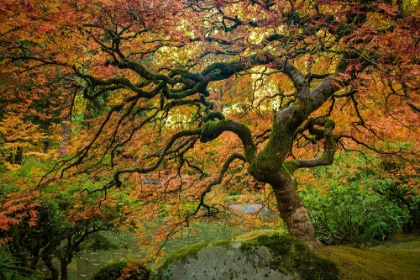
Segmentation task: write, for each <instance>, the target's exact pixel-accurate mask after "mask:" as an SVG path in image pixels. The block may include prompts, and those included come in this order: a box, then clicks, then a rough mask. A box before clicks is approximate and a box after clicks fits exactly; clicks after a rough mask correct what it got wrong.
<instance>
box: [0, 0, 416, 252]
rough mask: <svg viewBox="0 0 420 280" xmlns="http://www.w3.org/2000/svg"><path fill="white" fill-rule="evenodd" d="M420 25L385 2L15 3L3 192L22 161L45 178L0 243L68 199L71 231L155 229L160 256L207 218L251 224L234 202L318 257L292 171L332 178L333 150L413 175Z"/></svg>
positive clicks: (2, 126) (7, 12)
mask: <svg viewBox="0 0 420 280" xmlns="http://www.w3.org/2000/svg"><path fill="white" fill-rule="evenodd" d="M419 10H420V9H419V4H418V2H417V1H380V0H377V1H330V0H328V1H322V0H321V1H280V0H279V1H276V0H268V1H263V0H240V1H219V0H198V1H197V0H183V1H159V0H157V1H141V0H137V1H125V0H115V1H109V0H95V1H85V0H79V1H73V0H64V1H58V0H57V1H47V2H45V1H38V0H32V1H30V0H28V1H12V0H6V3H5V4H3V5H2V7H1V8H0V22H1V23H0V67H1V68H0V145H1V146H0V152H1V157H0V161H1V165H2V172H3V173H4V174H6V173H7V174H8V175H7V176H6V175H5V176H4V177H2V179H1V183H2V184H7V180H12V179H10V178H11V177H10V176H12V177H13V175H12V172H15V171H16V170H19V168H21V166H22V165H24V164H25V163H28V162H29V163H31V164H32V168H33V170H32V171H29V172H32V173H33V174H36V176H35V175H34V176H29V177H30V179H28V180H27V181H26V182H19V184H15V185H14V186H18V187H17V188H15V189H14V190H13V191H10V192H9V193H7V194H5V195H2V196H1V197H0V199H1V203H2V204H1V206H0V229H1V230H2V231H4V232H7V230H8V229H9V228H10V227H11V226H12V225H15V224H19V223H21V222H23V221H24V220H25V219H26V221H28V223H29V225H36V223H37V222H36V217H37V212H36V211H37V210H36V209H37V206H38V205H40V199H41V198H43V199H54V195H55V194H54V193H55V192H57V193H62V192H63V193H65V192H69V191H70V190H71V193H72V198H71V199H73V202H74V203H73V204H72V206H71V207H69V208H66V210H65V212H63V218H65V219H68V220H69V221H70V222H73V223H77V222H78V221H82V220H86V219H91V218H93V217H95V218H98V219H99V218H105V219H106V220H107V221H108V222H109V223H110V224H112V225H115V226H119V227H121V228H135V229H136V232H137V234H138V235H139V237H144V238H145V239H144V240H145V241H144V243H149V242H150V232H149V231H150V223H151V222H152V221H156V220H162V221H164V224H163V225H162V226H161V227H159V228H157V229H155V231H154V233H153V234H155V239H154V241H155V242H160V241H163V240H165V239H166V238H168V237H169V236H172V235H176V234H179V229H180V228H182V227H183V226H186V225H189V224H190V223H193V222H194V221H196V220H197V219H198V218H211V217H216V218H219V219H223V218H225V219H226V220H227V221H229V222H231V223H233V224H241V225H247V223H246V222H247V221H248V222H249V221H250V219H252V218H256V217H255V215H254V216H252V215H250V216H248V215H245V217H243V216H241V214H240V213H235V212H234V213H232V211H231V209H230V208H229V204H232V202H235V203H260V204H262V205H264V206H266V207H268V208H270V209H275V210H279V211H280V214H281V218H282V219H283V220H284V221H285V223H286V224H287V226H288V228H289V230H290V231H291V234H292V235H294V236H297V237H299V238H301V239H303V240H305V241H306V242H307V243H308V244H310V245H313V246H316V244H317V242H316V240H315V238H314V235H313V230H312V225H311V223H310V219H309V212H308V211H307V209H306V207H305V206H304V205H303V203H302V202H301V200H300V199H299V196H298V194H297V188H296V186H297V182H296V181H295V180H294V177H293V176H292V175H293V172H294V171H295V170H296V169H299V168H311V167H315V166H320V165H329V164H332V162H333V159H334V153H335V152H336V150H337V149H339V150H359V151H363V150H366V151H367V150H368V151H374V152H375V153H379V154H382V155H383V156H385V155H386V156H390V157H392V156H400V157H406V158H407V161H410V162H411V161H412V159H414V158H415V157H416V154H417V153H418V152H419V146H418V145H419V144H418V135H419V134H418V133H419V131H418V129H419V126H418V124H419V121H420V112H419V107H420V96H419V94H418V93H419V89H420V78H419V77H420V56H419V51H418V50H419V48H420V31H419V27H418V26H419V25H420V14H419ZM407 143H409V144H407ZM408 155H409V156H408ZM34 162H35V163H38V164H34ZM412 162H413V164H417V163H414V161H412ZM38 165H39V166H41V165H42V166H44V167H47V168H46V169H44V167H42V172H40V170H39V169H38V168H40V167H39V166H38ZM343 168H344V167H343ZM346 168H347V167H346ZM413 170H414V169H413ZM384 172H386V171H384ZM6 178H9V179H6ZM302 180H305V178H303V179H302ZM321 183H322V182H321V181H320V182H319V184H321ZM43 190H48V191H47V192H46V193H47V194H45V193H43ZM54 190H55V191H54ZM56 195H59V194H56ZM229 200H230V201H229ZM232 200H233V201H232ZM86 201H88V202H86ZM84 203H87V206H86V205H85V204H84ZM104 207H105V208H106V207H108V209H109V212H107V211H105V212H104V211H103V210H101V209H104ZM112 211H118V213H119V215H118V217H117V216H115V217H113V219H111V220H110V219H108V218H109V217H105V216H106V215H105V216H104V213H111V212H112ZM232 215H234V216H235V217H238V218H239V219H233V218H232ZM251 216H252V217H251ZM244 221H245V224H244V223H243V222H244ZM256 221H260V222H261V220H260V219H256V220H253V221H252V222H251V223H248V225H256V224H257V223H258V222H256ZM271 222H273V223H275V224H277V222H278V221H276V220H275V221H271ZM4 236H5V238H9V236H7V234H5V235H4ZM158 249H159V248H158Z"/></svg>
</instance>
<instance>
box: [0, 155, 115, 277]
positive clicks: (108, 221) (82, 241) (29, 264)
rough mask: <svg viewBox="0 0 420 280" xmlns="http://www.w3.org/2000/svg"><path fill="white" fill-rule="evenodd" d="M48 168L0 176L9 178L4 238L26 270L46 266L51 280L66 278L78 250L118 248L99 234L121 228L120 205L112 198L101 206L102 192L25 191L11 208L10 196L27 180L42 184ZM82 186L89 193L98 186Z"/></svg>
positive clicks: (2, 210) (1, 187)
mask: <svg viewBox="0 0 420 280" xmlns="http://www.w3.org/2000/svg"><path fill="white" fill-rule="evenodd" d="M45 165H47V163H44V164H41V163H39V162H27V163H26V164H24V165H22V167H21V168H20V169H17V170H14V171H5V172H3V173H2V174H1V175H2V176H3V178H7V179H8V180H3V182H2V183H1V184H0V202H1V204H0V205H1V206H0V215H2V217H3V219H2V220H1V224H0V225H1V227H0V240H1V242H2V243H3V244H5V248H6V249H7V252H8V254H10V255H13V256H14V257H15V258H16V259H18V260H19V264H20V266H21V267H22V268H24V269H27V270H28V271H30V270H32V271H35V270H37V269H39V268H40V267H46V268H47V269H48V272H49V274H50V277H51V278H52V279H57V278H58V276H59V274H61V275H64V276H63V277H64V278H66V277H67V276H66V275H67V266H68V265H69V264H70V263H71V261H72V260H73V258H74V256H75V255H77V254H78V253H79V252H80V251H82V250H98V249H113V248H116V245H115V244H113V243H111V242H110V241H109V240H107V239H106V238H105V237H104V236H102V235H101V234H100V233H101V232H104V231H115V230H117V227H118V225H119V224H118V223H119V222H116V221H120V220H119V218H120V213H119V211H118V209H119V207H121V204H117V203H115V202H114V203H111V200H112V199H110V200H108V201H107V202H104V203H103V205H102V207H100V208H99V206H98V205H99V201H100V199H102V196H101V195H100V194H96V195H95V193H93V194H91V195H87V194H85V193H84V192H83V191H80V190H79V189H75V188H72V187H71V185H67V186H62V185H57V184H54V183H52V184H50V185H49V187H48V188H43V189H42V191H38V190H31V189H27V190H26V192H25V193H26V196H25V197H28V198H27V199H25V200H20V201H19V202H16V205H12V206H8V203H10V200H9V197H13V196H16V194H18V193H20V192H21V191H22V188H21V185H22V184H24V182H25V183H27V182H28V181H30V180H39V177H38V175H40V174H42V173H43V172H44V170H43V169H44V168H45ZM84 186H85V191H88V190H89V189H94V188H95V187H96V186H95V184H94V183H89V180H86V181H85V184H84ZM81 209H83V211H81ZM16 218H19V219H20V220H21V221H16V220H15V219H16ZM53 259H57V260H58V264H57V262H53ZM64 278H63V279H64Z"/></svg>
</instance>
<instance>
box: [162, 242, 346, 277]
mask: <svg viewBox="0 0 420 280" xmlns="http://www.w3.org/2000/svg"><path fill="white" fill-rule="evenodd" d="M156 278H157V279H184V280H193V279H197V280H206V279H215V280H223V279H249V280H255V279H267V280H269V279H273V280H274V279H276V280H278V279H284V280H286V279H287V280H289V279H290V280H291V279H338V269H337V267H336V266H335V264H334V263H333V262H331V261H329V260H326V259H323V258H321V257H318V256H317V255H315V254H314V253H313V252H312V251H311V250H310V249H309V248H308V247H307V246H306V245H305V244H304V243H303V242H301V241H300V240H297V239H295V238H291V237H289V236H285V235H279V234H273V235H262V236H259V237H256V238H253V239H250V240H242V241H219V242H213V243H207V244H206V243H201V244H197V245H194V246H191V247H188V248H185V249H182V250H180V251H178V252H176V253H174V254H173V255H172V256H170V257H169V258H168V260H167V261H166V262H165V264H164V265H163V266H162V267H161V268H160V269H159V271H158V275H157V276H156Z"/></svg>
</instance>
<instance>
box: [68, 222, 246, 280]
mask: <svg viewBox="0 0 420 280" xmlns="http://www.w3.org/2000/svg"><path fill="white" fill-rule="evenodd" d="M194 230H195V234H190V233H189V232H190V231H189V229H188V228H187V229H185V230H184V232H183V236H182V237H179V238H173V239H171V240H169V241H168V243H167V244H166V245H165V247H164V250H165V252H166V254H167V255H169V254H171V253H173V252H175V251H177V250H179V249H181V248H183V247H187V246H190V245H193V244H196V243H199V242H208V241H214V240H225V239H230V238H233V237H235V236H238V235H241V234H243V233H246V232H247V230H241V229H238V228H233V227H230V226H223V225H220V224H216V223H206V222H202V223H200V224H198V225H197V226H195V227H194ZM107 237H108V238H109V239H110V240H112V241H113V242H115V243H117V244H124V245H126V246H124V247H126V248H120V249H116V250H110V251H97V252H82V253H81V254H80V255H79V256H78V257H77V258H75V259H74V260H73V262H72V263H71V264H70V265H69V267H68V269H69V279H71V280H81V279H90V278H91V277H92V276H93V274H94V273H95V272H97V271H98V270H99V269H100V268H101V267H103V266H104V265H106V264H108V263H112V262H115V261H119V260H135V259H141V258H143V257H144V253H143V252H142V251H141V248H139V247H137V246H136V238H135V237H134V236H133V235H132V234H120V235H118V236H117V235H115V234H113V233H109V234H107Z"/></svg>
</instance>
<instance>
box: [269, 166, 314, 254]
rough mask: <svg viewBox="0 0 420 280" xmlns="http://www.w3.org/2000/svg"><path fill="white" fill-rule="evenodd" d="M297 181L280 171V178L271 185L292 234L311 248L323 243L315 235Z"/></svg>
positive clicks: (281, 213) (282, 215)
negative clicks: (299, 193)
mask: <svg viewBox="0 0 420 280" xmlns="http://www.w3.org/2000/svg"><path fill="white" fill-rule="evenodd" d="M296 186H297V184H296V182H295V181H294V179H293V177H292V175H291V174H289V173H287V171H286V172H279V180H278V181H277V182H276V183H272V184H271V187H272V189H273V192H274V194H275V196H276V200H277V205H278V208H279V211H280V217H281V218H282V220H283V221H284V222H285V223H286V225H287V228H288V230H289V233H290V235H291V236H293V237H296V238H298V239H300V240H302V241H304V242H305V243H306V244H307V245H308V246H309V247H310V248H311V249H314V248H316V247H318V246H320V245H321V242H319V240H318V239H317V238H316V237H315V231H314V227H313V225H312V222H311V218H310V214H309V211H308V209H307V208H306V207H305V205H304V203H303V202H302V200H301V199H300V197H299V195H298V193H297V190H296Z"/></svg>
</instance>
